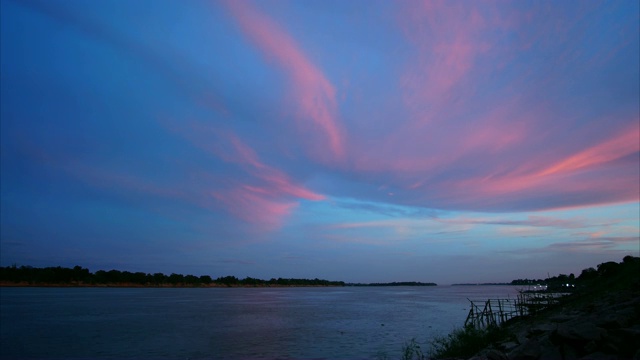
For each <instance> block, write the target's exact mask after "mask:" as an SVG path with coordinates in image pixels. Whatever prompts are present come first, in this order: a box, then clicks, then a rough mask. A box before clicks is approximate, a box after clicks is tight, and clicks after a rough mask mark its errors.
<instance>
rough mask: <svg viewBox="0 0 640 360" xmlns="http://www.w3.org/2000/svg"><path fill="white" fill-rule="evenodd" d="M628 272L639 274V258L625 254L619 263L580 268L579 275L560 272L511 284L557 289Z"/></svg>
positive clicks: (609, 262)
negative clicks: (595, 267) (544, 277)
mask: <svg viewBox="0 0 640 360" xmlns="http://www.w3.org/2000/svg"><path fill="white" fill-rule="evenodd" d="M628 274H636V275H637V274H640V258H638V257H634V256H625V257H624V258H623V259H622V262H621V263H617V262H615V261H608V262H605V263H602V264H599V265H598V266H597V269H594V268H592V267H590V268H587V269H584V270H582V272H581V273H580V275H579V276H578V277H576V276H575V275H574V274H569V275H565V274H560V275H558V276H553V277H549V278H547V279H545V280H542V279H537V280H530V279H517V280H513V281H512V282H511V284H512V285H546V286H547V288H548V289H549V290H558V289H562V288H566V287H567V285H569V287H573V286H576V285H582V284H587V283H590V282H592V281H594V280H597V279H607V278H616V277H617V276H628Z"/></svg>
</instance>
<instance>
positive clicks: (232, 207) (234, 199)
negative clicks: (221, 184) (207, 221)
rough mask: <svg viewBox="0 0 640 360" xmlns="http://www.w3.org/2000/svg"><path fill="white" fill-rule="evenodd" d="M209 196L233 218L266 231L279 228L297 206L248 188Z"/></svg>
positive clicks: (241, 187) (265, 191) (263, 191)
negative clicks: (263, 227)
mask: <svg viewBox="0 0 640 360" xmlns="http://www.w3.org/2000/svg"><path fill="white" fill-rule="evenodd" d="M211 196H213V197H214V198H215V199H216V200H218V201H219V202H221V203H222V204H223V205H224V208H225V209H226V210H227V211H229V212H230V213H231V214H233V215H234V216H236V217H238V218H240V219H242V220H244V221H245V222H248V223H254V224H259V225H263V226H265V227H266V228H268V229H274V228H278V227H280V226H281V225H282V221H283V218H284V217H285V216H287V215H289V214H290V213H291V211H292V210H293V209H294V208H295V207H296V206H297V203H296V202H292V201H283V200H279V199H274V198H273V197H272V196H270V191H269V190H265V189H261V188H254V187H250V186H238V187H236V188H234V189H226V190H224V191H213V192H211Z"/></svg>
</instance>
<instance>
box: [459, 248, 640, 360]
mask: <svg viewBox="0 0 640 360" xmlns="http://www.w3.org/2000/svg"><path fill="white" fill-rule="evenodd" d="M612 264H614V265H615V266H614V265H612ZM612 269H613V270H612ZM598 271H599V276H598V277H597V278H593V279H590V280H589V281H584V282H583V283H582V284H581V287H580V289H579V290H578V291H576V293H574V294H572V295H569V296H567V297H565V298H563V299H562V300H561V301H560V303H559V304H557V305H555V306H553V307H550V308H548V309H546V310H543V311H540V312H538V313H536V314H535V315H532V316H527V317H519V318H514V319H513V320H511V321H508V322H506V323H505V324H504V325H503V326H501V327H500V328H497V329H489V330H483V331H481V332H476V334H481V335H482V334H487V333H492V334H494V336H493V337H492V336H487V338H491V340H490V344H489V345H486V346H485V347H484V349H483V350H481V351H479V352H477V353H476V354H475V355H474V356H471V357H469V356H458V357H454V358H457V359H474V360H511V359H585V360H587V359H640V342H639V340H640V277H639V276H638V274H640V259H639V258H632V257H626V258H625V260H624V261H623V262H622V263H619V264H616V263H605V264H600V265H599V266H598ZM474 331H475V330H468V331H467V335H468V333H472V334H473V333H474ZM463 332H464V331H461V332H460V333H459V334H458V335H454V336H453V337H449V339H450V340H448V341H452V340H456V339H458V338H463V337H464V336H467V335H465V334H462V333H463ZM495 334H498V336H495ZM482 336H485V335H482ZM476 337H480V335H476ZM448 358H451V357H448Z"/></svg>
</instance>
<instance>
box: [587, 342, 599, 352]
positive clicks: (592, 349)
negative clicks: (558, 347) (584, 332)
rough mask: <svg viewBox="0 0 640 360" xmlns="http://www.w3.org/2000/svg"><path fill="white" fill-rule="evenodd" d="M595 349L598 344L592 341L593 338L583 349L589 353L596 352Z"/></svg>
mask: <svg viewBox="0 0 640 360" xmlns="http://www.w3.org/2000/svg"><path fill="white" fill-rule="evenodd" d="M597 350H598V344H597V343H596V342H595V341H593V340H591V341H589V342H588V343H587V344H586V345H585V346H584V351H585V352H586V353H587V354H590V353H593V352H596V351H597Z"/></svg>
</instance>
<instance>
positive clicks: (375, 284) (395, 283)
mask: <svg viewBox="0 0 640 360" xmlns="http://www.w3.org/2000/svg"><path fill="white" fill-rule="evenodd" d="M437 285H438V284H436V283H423V282H416V281H400V282H390V283H370V284H347V286H437Z"/></svg>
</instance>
